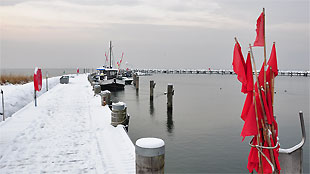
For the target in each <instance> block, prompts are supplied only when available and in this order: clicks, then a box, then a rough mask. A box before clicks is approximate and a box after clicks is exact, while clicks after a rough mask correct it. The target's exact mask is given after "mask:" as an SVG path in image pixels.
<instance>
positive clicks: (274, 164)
mask: <svg viewBox="0 0 310 174" xmlns="http://www.w3.org/2000/svg"><path fill="white" fill-rule="evenodd" d="M249 46H250V52H251V58H252V60H253V66H254V71H255V77H256V83H257V89H258V94H259V95H258V96H259V99H260V102H261V107H262V110H263V115H264V121H263V120H262V126H263V132H264V137H265V140H266V141H267V144H268V146H269V147H272V146H271V141H270V137H269V136H268V131H267V129H268V130H270V126H269V125H268V124H267V117H266V111H265V108H264V105H263V100H262V96H261V95H262V94H261V89H260V87H259V80H258V76H257V70H256V64H255V59H254V56H253V51H252V46H251V44H249ZM254 88H255V87H254ZM254 91H255V89H254ZM254 97H255V96H254ZM255 100H256V98H255ZM255 100H254V101H255ZM264 123H265V124H266V126H265V127H264ZM269 153H270V158H271V162H272V164H273V166H274V167H276V163H275V158H274V154H273V150H272V149H269Z"/></svg>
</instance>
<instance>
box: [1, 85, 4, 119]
mask: <svg viewBox="0 0 310 174" xmlns="http://www.w3.org/2000/svg"><path fill="white" fill-rule="evenodd" d="M1 95H2V113H1V114H2V120H3V121H5V116H4V96H3V90H2V89H1Z"/></svg>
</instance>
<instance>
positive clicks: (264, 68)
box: [263, 8, 266, 94]
mask: <svg viewBox="0 0 310 174" xmlns="http://www.w3.org/2000/svg"><path fill="white" fill-rule="evenodd" d="M263 19H264V22H263V27H264V30H263V31H264V32H263V33H264V34H263V35H264V89H266V32H265V30H266V28H265V8H263ZM265 94H266V91H265Z"/></svg>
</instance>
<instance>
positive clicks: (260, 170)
mask: <svg viewBox="0 0 310 174" xmlns="http://www.w3.org/2000/svg"><path fill="white" fill-rule="evenodd" d="M253 83H254V81H253ZM253 86H255V84H254V85H253ZM253 98H254V99H253V100H254V108H255V116H256V126H257V136H256V138H257V144H258V145H259V146H262V142H261V141H260V131H259V123H258V122H259V121H258V113H257V104H256V98H255V89H253ZM260 150H261V148H260ZM258 159H259V163H258V173H263V162H262V156H261V153H260V152H258Z"/></svg>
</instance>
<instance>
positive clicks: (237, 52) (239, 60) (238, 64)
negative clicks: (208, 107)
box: [232, 42, 247, 84]
mask: <svg viewBox="0 0 310 174" xmlns="http://www.w3.org/2000/svg"><path fill="white" fill-rule="evenodd" d="M232 65H233V68H234V72H235V73H236V74H237V78H238V80H239V81H240V82H241V83H242V84H246V83H247V81H246V74H245V62H244V58H243V55H242V52H241V47H240V45H239V43H238V42H236V44H235V48H234V55H233V62H232Z"/></svg>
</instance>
